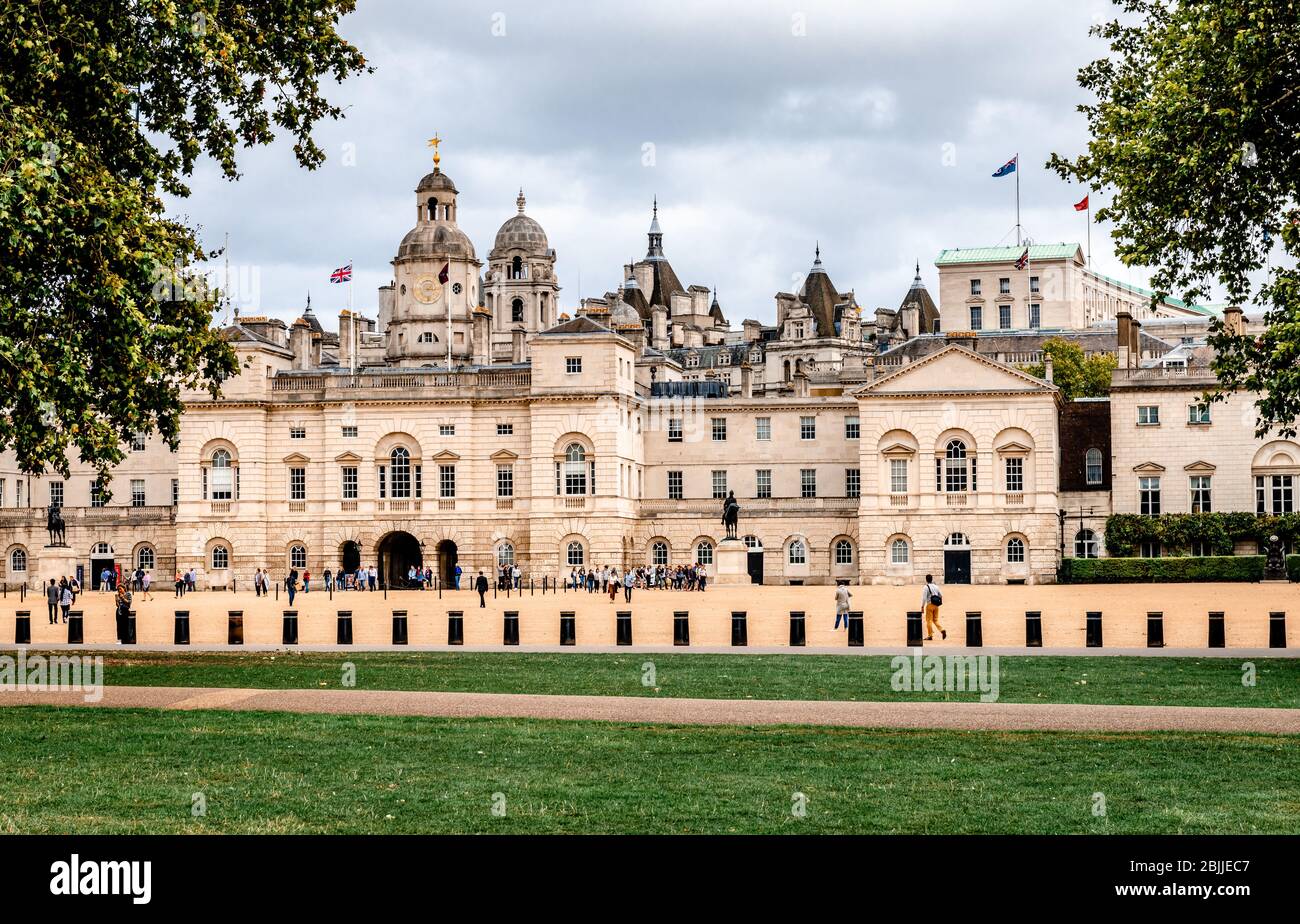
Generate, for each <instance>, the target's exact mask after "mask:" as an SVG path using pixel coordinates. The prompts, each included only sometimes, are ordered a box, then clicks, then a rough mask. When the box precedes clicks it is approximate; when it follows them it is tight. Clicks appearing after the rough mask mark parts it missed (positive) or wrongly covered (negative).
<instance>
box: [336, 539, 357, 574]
mask: <svg viewBox="0 0 1300 924" xmlns="http://www.w3.org/2000/svg"><path fill="white" fill-rule="evenodd" d="M360 567H361V546H360V545H359V544H358V543H355V542H353V541H352V540H350V539H349V540H348V541H347V542H345V543H343V549H342V551H341V552H340V555H339V570H341V571H342V572H343V573H344V574H354V573H355V572H356V570H357V569H358V568H360Z"/></svg>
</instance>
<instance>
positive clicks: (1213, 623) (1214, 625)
mask: <svg viewBox="0 0 1300 924" xmlns="http://www.w3.org/2000/svg"><path fill="white" fill-rule="evenodd" d="M1226 645H1227V638H1226V634H1225V632H1224V625H1223V613H1221V612H1219V611H1218V610H1215V611H1212V612H1211V613H1210V642H1209V647H1210V648H1223V647H1226Z"/></svg>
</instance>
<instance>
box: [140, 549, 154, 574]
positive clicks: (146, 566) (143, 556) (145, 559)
mask: <svg viewBox="0 0 1300 924" xmlns="http://www.w3.org/2000/svg"><path fill="white" fill-rule="evenodd" d="M156 565H157V558H156V557H155V556H154V551H153V549H151V548H149V546H147V545H144V546H141V547H140V550H139V551H138V552H136V553H135V566H136V567H137V568H139V569H140V570H142V571H152V570H153V569H154V568H155V567H156Z"/></svg>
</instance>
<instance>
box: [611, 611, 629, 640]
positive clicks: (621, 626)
mask: <svg viewBox="0 0 1300 924" xmlns="http://www.w3.org/2000/svg"><path fill="white" fill-rule="evenodd" d="M614 641H615V644H618V645H631V644H632V612H631V610H619V611H618V613H617V614H615V622H614Z"/></svg>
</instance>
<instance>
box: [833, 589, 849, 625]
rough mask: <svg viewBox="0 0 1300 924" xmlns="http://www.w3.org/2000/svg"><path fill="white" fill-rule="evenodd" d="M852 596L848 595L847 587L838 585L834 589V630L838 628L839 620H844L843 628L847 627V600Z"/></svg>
mask: <svg viewBox="0 0 1300 924" xmlns="http://www.w3.org/2000/svg"><path fill="white" fill-rule="evenodd" d="M852 596H853V594H851V593H849V585H847V584H840V585H838V586H837V587H836V588H835V628H837V629H838V628H839V627H840V620H841V619H843V620H844V628H846V629H847V628H848V627H849V598H850V597H852Z"/></svg>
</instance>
